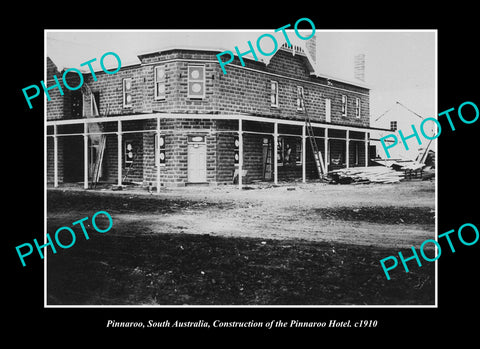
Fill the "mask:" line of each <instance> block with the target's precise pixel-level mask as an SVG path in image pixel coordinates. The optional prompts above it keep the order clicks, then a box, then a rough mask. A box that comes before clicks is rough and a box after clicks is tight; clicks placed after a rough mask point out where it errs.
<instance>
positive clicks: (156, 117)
mask: <svg viewBox="0 0 480 349" xmlns="http://www.w3.org/2000/svg"><path fill="white" fill-rule="evenodd" d="M303 21H304V22H305V24H306V25H307V27H308V25H309V22H308V21H310V20H309V19H308V21H307V19H305V20H303ZM295 25H297V24H295ZM298 25H300V23H299V24H298ZM310 26H311V25H310ZM436 35H437V33H436V31H434V30H418V31H415V30H405V31H402V30H396V31H342V32H340V31H322V30H317V29H316V28H315V27H312V26H311V28H310V29H309V30H307V29H304V30H298V31H297V30H296V29H295V30H285V31H284V32H283V31H277V32H275V31H272V30H265V31H257V30H255V31H252V30H246V31H231V30H230V31H228V30H225V31H218V30H215V31H212V30H203V31H202V30H198V31H46V53H47V56H46V65H47V66H46V80H45V81H46V84H47V85H48V86H52V85H54V84H55V82H56V80H55V79H54V77H55V76H56V77H57V78H59V77H62V79H63V84H64V85H66V86H67V87H68V86H69V87H70V89H69V90H68V89H65V88H64V91H63V95H62V94H61V91H60V89H59V88H56V89H55V88H52V89H51V90H49V91H48V93H49V95H50V98H51V100H50V101H48V102H47V103H46V132H47V133H46V137H47V141H46V180H47V185H46V190H47V195H46V201H47V231H48V232H51V233H50V234H51V237H52V239H54V240H55V239H57V240H55V241H57V244H58V243H60V244H63V245H68V244H69V243H72V244H73V242H72V236H73V235H72V233H71V232H70V231H69V230H68V229H63V230H60V231H59V232H58V234H57V232H55V231H56V230H57V229H58V228H59V227H63V226H65V227H71V228H72V229H73V230H74V231H75V234H76V235H77V239H76V241H75V246H72V247H71V248H70V247H69V248H68V249H64V250H63V251H59V253H58V254H57V255H53V254H49V255H47V256H46V260H47V262H46V264H45V265H46V291H47V293H46V295H45V296H46V299H45V302H46V305H47V306H62V305H66V306H68V305H89V306H106V305H108V306H114V305H122V306H135V305H142V306H147V305H148V306H154V307H155V306H165V305H192V306H195V305H199V306H204V305H213V306H222V305H235V306H325V305H339V306H341V305H347V306H351V305H357V306H365V305H370V306H371V305H374V306H382V305H410V306H411V305H415V306H435V304H436V271H435V263H429V262H424V264H423V265H422V263H421V260H420V258H421V256H418V259H417V260H412V261H410V262H408V264H407V267H405V268H404V267H403V266H402V264H401V260H400V258H399V257H398V252H399V251H403V254H404V255H405V260H407V257H410V255H412V251H411V246H416V247H418V248H419V247H420V245H421V244H422V242H423V241H425V240H427V239H435V217H436V200H435V199H436V195H435V194H436V180H435V178H436V176H435V174H436V166H435V155H436V145H435V142H434V141H432V140H431V139H430V140H429V139H426V138H424V137H423V136H422V138H423V140H422V141H419V142H418V141H417V139H415V138H412V137H410V139H405V140H404V142H406V143H407V146H406V147H405V146H404V144H403V143H399V144H397V145H395V147H392V143H391V142H390V143H389V142H386V141H385V142H384V144H385V145H387V146H388V147H392V150H391V152H392V154H390V156H388V157H387V155H386V153H385V150H384V145H382V143H381V142H380V141H379V140H380V138H381V136H382V135H386V134H390V133H392V132H394V131H396V130H397V128H402V127H403V130H404V131H406V132H405V135H406V136H407V132H408V128H410V127H411V125H412V124H417V128H419V125H420V122H421V121H422V120H423V119H425V118H427V117H431V116H435V115H436V38H437V36H436ZM234 47H235V48H234ZM408 50H410V51H411V52H408V53H406V52H407V51H408ZM232 51H233V52H235V54H233V52H232ZM239 53H240V54H239ZM228 60H230V61H231V62H230V63H226V62H227V61H228ZM85 62H87V63H86V64H85ZM386 62H388V64H386ZM72 68H75V69H72ZM34 102H35V101H34V100H32V103H34ZM430 124H431V123H430ZM419 129H420V128H419ZM410 134H411V131H410V132H409V133H408V135H410ZM405 138H407V137H405ZM408 145H411V146H410V147H409V146H408ZM396 148H398V149H399V150H398V151H395V152H394V150H396ZM97 211H106V212H108V214H109V215H110V217H107V216H106V215H105V214H99V215H98V216H97V217H98V218H96V220H97V221H98V222H97V221H94V220H93V218H92V215H93V214H95V213H96V212H97ZM84 217H89V218H88V219H87V220H85V221H84V222H81V223H76V224H74V226H73V225H72V223H73V222H75V221H78V220H79V219H81V218H84ZM107 218H108V219H110V224H111V229H110V230H109V231H108V232H106V233H98V232H97V231H96V229H94V226H93V225H94V224H96V225H97V226H98V227H100V230H101V229H102V228H105V227H106V226H108V225H109V222H108V219H107ZM81 225H84V226H85V229H86V230H87V231H89V237H90V239H88V240H87V239H85V237H84V236H83V234H82V229H83V228H82V227H81ZM105 229H106V228H105ZM54 233H55V237H54V236H53V235H54ZM55 241H54V243H55ZM60 247H61V246H60ZM434 247H435V245H434V244H429V245H426V246H425V254H426V255H428V256H429V258H430V259H432V258H434V257H433V256H434V255H435V251H434ZM389 256H394V257H391V258H390V260H389V259H387V260H386V261H385V262H384V265H385V266H384V269H385V271H384V270H383V269H382V265H381V264H380V260H382V259H384V258H387V257H389ZM394 262H396V263H398V265H397V267H396V268H393V267H392V263H394ZM390 268H392V269H391V270H389V269H390ZM390 275H391V276H390ZM390 277H391V279H390Z"/></svg>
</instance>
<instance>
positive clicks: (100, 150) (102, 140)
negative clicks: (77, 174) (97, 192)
mask: <svg viewBox="0 0 480 349" xmlns="http://www.w3.org/2000/svg"><path fill="white" fill-rule="evenodd" d="M106 144H107V137H106V136H105V135H102V137H101V138H100V146H99V148H98V154H97V159H96V160H95V165H94V167H93V175H92V186H93V187H94V188H96V187H97V184H98V181H99V180H100V170H101V168H102V162H103V154H104V153H105V146H106Z"/></svg>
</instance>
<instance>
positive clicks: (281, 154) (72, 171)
mask: <svg viewBox="0 0 480 349" xmlns="http://www.w3.org/2000/svg"><path fill="white" fill-rule="evenodd" d="M297 44H298V45H297ZM297 44H294V45H292V46H291V47H288V46H287V45H286V44H285V43H283V44H282V45H281V47H280V48H279V49H278V51H277V52H276V53H275V54H274V55H272V56H271V57H269V59H268V60H258V61H257V60H254V59H253V58H251V59H248V58H247V57H244V60H245V66H242V64H241V62H240V61H239V60H238V58H237V57H235V60H234V61H233V62H232V63H230V64H229V65H227V66H226V71H227V74H224V73H223V72H222V69H221V67H220V65H219V62H218V60H217V57H216V55H217V54H218V53H220V52H221V51H218V50H213V49H211V50H210V49H194V48H183V47H176V48H169V49H164V50H161V51H158V52H151V53H143V54H140V55H138V58H139V61H140V63H138V64H133V65H129V66H124V67H122V68H121V70H120V71H119V72H117V73H116V74H114V75H109V74H105V73H104V72H103V71H99V72H96V74H95V75H96V79H97V80H96V81H94V79H93V77H92V75H91V74H87V73H85V74H84V80H85V83H84V85H85V87H86V88H82V89H81V90H76V91H70V90H67V89H64V90H65V93H64V95H60V93H59V92H58V89H56V90H54V89H52V90H51V91H50V95H51V97H52V100H51V101H49V102H47V121H46V123H47V125H46V129H47V156H46V157H47V159H46V160H47V180H48V182H49V183H53V185H54V186H58V185H60V184H62V183H69V182H81V183H83V184H84V187H85V188H88V187H89V186H90V185H91V182H92V180H94V178H97V179H98V180H99V181H100V182H107V183H108V182H110V183H112V184H118V185H122V184H123V183H125V182H134V183H139V184H142V185H145V186H147V185H151V186H152V187H157V188H160V187H162V186H184V185H194V184H205V183H209V184H212V185H217V184H231V183H234V182H237V181H238V182H239V184H240V186H241V185H242V184H243V183H245V182H246V181H273V182H275V183H277V182H278V181H290V180H299V181H300V180H303V181H306V180H309V179H315V178H318V174H317V173H316V171H315V163H314V158H313V153H312V150H311V147H310V144H309V141H308V134H307V132H306V126H305V118H306V117H307V115H308V116H309V117H310V119H311V122H312V126H313V129H314V132H315V139H316V143H317V146H318V148H319V150H320V151H321V153H322V156H323V157H324V161H325V164H326V166H327V169H328V170H333V169H338V168H342V167H351V166H367V165H368V158H369V156H368V149H369V130H370V126H369V125H370V115H369V114H370V113H369V88H368V87H367V86H366V85H365V84H364V83H363V82H362V81H361V80H358V81H355V82H353V81H345V80H341V79H335V78H332V77H327V76H324V75H322V74H320V73H319V72H318V71H317V68H316V64H315V58H316V56H315V51H316V50H315V40H313V39H312V40H309V41H307V42H298V43H297ZM53 75H57V76H60V75H61V72H58V71H57V68H56V66H55V62H53V61H51V60H50V59H49V58H47V85H49V84H51V83H52V82H53V80H52V77H53ZM70 75H73V76H70ZM70 75H69V79H74V78H78V76H75V74H70ZM70 85H71V86H76V84H75V81H72V82H71V84H70ZM239 173H241V174H242V176H240V177H239V176H238V174H239Z"/></svg>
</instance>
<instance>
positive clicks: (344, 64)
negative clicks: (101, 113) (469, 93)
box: [45, 29, 437, 119]
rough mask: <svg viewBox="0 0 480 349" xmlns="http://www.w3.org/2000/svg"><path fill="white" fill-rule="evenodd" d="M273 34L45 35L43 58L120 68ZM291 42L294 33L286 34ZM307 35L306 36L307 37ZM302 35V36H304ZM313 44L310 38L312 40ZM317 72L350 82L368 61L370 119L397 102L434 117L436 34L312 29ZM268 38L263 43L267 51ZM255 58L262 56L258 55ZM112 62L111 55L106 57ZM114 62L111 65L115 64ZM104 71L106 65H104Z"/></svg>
mask: <svg viewBox="0 0 480 349" xmlns="http://www.w3.org/2000/svg"><path fill="white" fill-rule="evenodd" d="M264 33H272V34H274V35H275V36H276V37H277V38H278V37H279V36H282V35H283V34H282V33H280V32H279V33H273V30H272V29H263V30H262V29H259V30H248V31H238V30H235V31H234V30H222V31H216V30H198V31H192V30H181V31H180V30H175V31H166V30H162V31H143V30H142V31H140V30H139V31H132V30H128V31H119V30H116V31H100V32H99V31H50V30H48V31H46V45H45V48H46V51H47V55H48V56H49V57H50V58H51V59H52V60H53V61H54V63H55V64H57V66H58V67H59V70H61V69H62V68H65V67H66V68H70V67H80V63H83V62H85V61H88V60H90V59H92V58H97V60H99V59H100V57H101V56H102V55H103V54H104V53H105V52H109V51H113V52H115V53H117V54H118V55H119V56H120V57H121V59H122V66H125V65H128V64H133V63H138V62H139V61H138V58H137V55H138V54H140V53H147V52H155V51H160V50H162V49H164V48H173V47H176V46H181V47H191V48H209V49H216V50H222V51H224V50H231V51H234V47H235V46H238V47H239V50H240V51H241V52H243V51H246V50H247V49H248V46H247V41H248V40H250V41H251V42H252V44H253V46H254V47H255V43H256V40H257V38H258V37H259V36H260V35H262V34H264ZM287 33H288V36H289V37H295V33H294V32H293V31H287ZM307 34H308V32H307ZM307 34H305V35H307ZM310 40H313V39H310ZM316 40H317V62H316V63H317V68H318V71H319V72H320V73H322V74H326V75H328V76H332V77H338V78H342V79H346V80H350V81H354V77H353V59H354V56H355V55H356V54H359V53H364V54H365V56H366V69H365V70H366V72H365V83H366V84H367V85H368V86H369V87H370V88H371V91H370V114H371V117H372V118H373V119H375V118H376V117H377V116H379V115H381V114H382V113H383V112H384V111H386V110H387V109H390V108H391V107H392V106H393V105H394V104H395V102H396V101H400V102H401V103H402V104H404V105H406V106H407V107H409V108H410V109H412V110H413V111H415V112H417V113H418V114H420V115H422V116H424V117H429V116H436V115H437V110H436V32H435V31H431V30H430V31H413V30H408V31H378V30H375V31H346V30H344V31H338V30H335V31H333V30H332V31H322V30H316ZM268 44H269V42H268V40H267V39H265V40H263V41H262V48H264V51H268V50H269V46H268ZM257 55H258V56H259V58H262V56H261V55H260V54H259V53H258V52H257ZM109 57H110V58H112V59H113V60H114V58H113V57H112V56H109ZM113 63H115V61H114V62H113ZM106 65H107V67H108V61H106Z"/></svg>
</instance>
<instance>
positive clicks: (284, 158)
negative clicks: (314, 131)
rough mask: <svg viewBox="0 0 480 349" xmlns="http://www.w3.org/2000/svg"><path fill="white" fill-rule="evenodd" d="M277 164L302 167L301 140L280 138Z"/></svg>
mask: <svg viewBox="0 0 480 349" xmlns="http://www.w3.org/2000/svg"><path fill="white" fill-rule="evenodd" d="M277 163H278V166H300V165H302V141H301V138H295V137H278V143H277Z"/></svg>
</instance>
